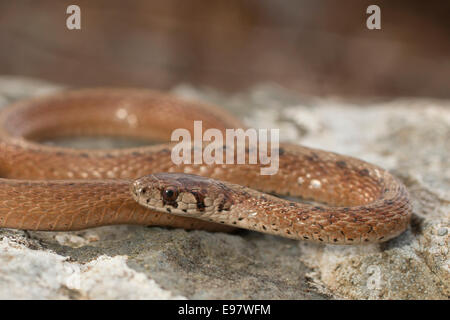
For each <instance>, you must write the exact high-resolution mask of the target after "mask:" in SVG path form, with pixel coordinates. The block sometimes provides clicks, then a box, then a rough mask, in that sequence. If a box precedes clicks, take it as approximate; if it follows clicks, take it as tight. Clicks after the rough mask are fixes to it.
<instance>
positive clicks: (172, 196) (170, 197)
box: [162, 187, 178, 201]
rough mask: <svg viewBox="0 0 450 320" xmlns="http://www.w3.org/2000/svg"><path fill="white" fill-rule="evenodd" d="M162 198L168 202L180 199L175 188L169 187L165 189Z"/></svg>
mask: <svg viewBox="0 0 450 320" xmlns="http://www.w3.org/2000/svg"><path fill="white" fill-rule="evenodd" d="M162 196H163V199H164V200H166V201H174V200H176V199H177V198H178V191H177V189H175V188H174V187H168V188H166V189H164V191H163V194H162Z"/></svg>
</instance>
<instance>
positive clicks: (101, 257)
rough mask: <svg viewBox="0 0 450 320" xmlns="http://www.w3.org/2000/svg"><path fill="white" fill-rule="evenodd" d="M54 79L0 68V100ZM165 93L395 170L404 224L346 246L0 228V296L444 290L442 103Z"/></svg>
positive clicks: (125, 229)
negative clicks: (406, 206) (397, 232)
mask: <svg viewBox="0 0 450 320" xmlns="http://www.w3.org/2000/svg"><path fill="white" fill-rule="evenodd" d="M60 88H61V87H60V86H56V85H52V84H49V83H45V82H42V81H37V80H30V79H22V78H13V77H0V105H5V104H7V103H9V102H11V101H14V100H16V99H19V98H23V97H29V96H34V95H37V94H41V93H46V92H52V91H55V90H59V89H60ZM173 92H174V93H175V94H178V95H180V96H182V97H185V98H187V99H197V100H203V101H208V102H213V103H215V104H218V105H221V106H223V107H225V108H227V109H229V110H231V111H232V112H234V113H236V114H237V115H239V116H240V117H242V118H243V119H244V120H245V121H246V122H247V124H248V125H249V126H253V127H269V128H270V127H272V128H280V134H281V139H282V140H283V141H292V142H297V143H301V144H304V145H308V146H312V147H318V148H321V149H326V150H330V151H335V152H339V153H344V154H347V155H352V156H356V157H359V158H362V159H364V160H367V161H370V162H373V163H375V164H378V165H380V166H382V167H385V168H387V169H389V170H391V171H392V172H393V173H394V174H396V175H397V176H398V177H399V178H400V179H401V180H402V181H403V182H404V183H405V184H406V186H407V187H408V189H409V191H410V193H411V195H412V200H413V206H414V217H413V221H412V224H411V227H410V228H409V230H407V231H406V232H405V233H404V234H402V235H401V236H399V237H397V238H396V239H393V240H391V241H389V242H387V243H383V244H380V245H368V246H348V247H344V246H330V245H316V244H311V243H306V242H301V241H293V240H287V239H283V238H279V237H274V236H268V235H262V234H258V233H255V232H250V231H240V232H237V233H234V234H224V233H209V232H204V231H185V230H181V229H164V228H154V227H153V228H147V227H140V226H114V227H102V228H95V229H90V230H84V231H79V232H27V231H20V230H8V229H3V230H0V239H1V241H0V298H19V299H20V298H22V299H26V298H31V299H47V298H53V299H109V298H112V299H115V298H120V299H134V298H142V299H152V298H155V299H173V298H175V299H177V298H178V299H180V298H188V299H235V298H236V299H242V298H244V299H245V298H248V299H333V298H335V299H342V298H343V299H346V298H355V299H448V297H449V291H450V290H449V284H450V263H449V256H448V255H449V252H448V251H449V249H448V247H449V234H448V228H449V224H450V223H449V216H450V214H449V212H450V210H449V208H450V193H449V190H450V188H449V185H450V166H449V160H448V159H449V158H450V154H449V151H450V111H449V110H450V109H449V108H448V107H449V102H448V101H437V100H431V99H414V100H411V99H398V100H394V101H346V100H342V99H338V98H328V99H319V98H314V97H302V96H298V95H296V94H294V93H292V92H287V91H285V90H284V89H282V88H280V87H277V86H276V85H273V84H267V85H261V86H259V87H256V88H253V89H252V90H249V91H247V92H243V93H240V94H234V95H225V94H221V93H218V92H216V91H214V90H212V89H207V88H203V89H196V88H193V87H191V86H188V85H180V86H178V87H176V88H174V90H173ZM78 143H79V142H78ZM84 143H85V142H81V145H84ZM96 143H97V145H98V146H100V147H101V146H103V147H104V146H109V143H110V142H108V143H106V142H103V141H100V142H96ZM67 144H69V143H66V145H67ZM69 145H70V144H69ZM75 145H77V144H76V143H75ZM94 145H95V143H94Z"/></svg>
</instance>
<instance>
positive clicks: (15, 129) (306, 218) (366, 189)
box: [0, 89, 411, 244]
mask: <svg viewBox="0 0 450 320" xmlns="http://www.w3.org/2000/svg"><path fill="white" fill-rule="evenodd" d="M194 120H202V121H203V128H204V129H207V128H217V129H219V130H222V131H224V130H225V129H226V128H237V127H243V126H242V124H241V123H240V122H239V121H238V120H236V119H235V118H234V117H232V116H231V115H229V114H227V113H226V112H224V111H222V110H220V109H218V108H215V107H212V106H206V105H202V104H199V103H194V102H187V101H183V100H179V99H177V98H175V97H172V96H169V95H164V94H161V93H157V92H153V91H148V90H137V89H84V90H78V91H72V92H70V91H69V92H64V93H60V94H56V95H52V96H47V97H40V98H35V99H31V100H26V101H21V102H18V103H15V104H13V105H11V106H9V107H6V108H4V109H2V110H1V112H0V177H1V178H0V227H5V228H17V229H29V230H79V229H84V228H90V227H96V226H101V225H112V224H142V225H158V226H172V227H181V228H185V229H203V230H210V231H231V230H234V227H239V228H245V229H250V230H256V231H260V232H265V233H270V234H276V235H280V236H283V237H288V238H293V239H302V240H309V241H316V242H323V243H334V244H359V243H366V242H370V243H373V242H382V241H386V240H388V239H391V238H393V237H395V236H397V235H399V234H400V233H402V232H403V231H404V230H405V229H406V228H407V226H408V223H409V220H410V216H411V205H410V201H409V196H408V192H407V190H406V188H405V187H404V185H403V184H402V183H400V182H399V181H398V180H397V179H396V178H395V177H393V176H392V175H391V174H389V173H388V172H387V171H385V170H383V169H381V168H379V167H377V166H375V165H372V164H369V163H366V162H364V161H361V160H358V159H355V158H352V157H348V156H343V155H338V154H335V153H332V152H325V151H321V150H316V149H311V148H306V147H301V146H297V145H290V144H280V147H279V154H280V158H279V171H278V173H277V174H275V175H273V176H264V175H260V165H254V164H252V165H249V164H243V165H236V164H234V165H231V164H229V165H219V164H217V165H185V164H182V165H178V166H177V165H174V164H173V163H172V161H171V147H172V146H173V144H167V143H166V144H161V145H153V146H148V147H138V148H128V149H114V150H81V149H70V148H63V147H54V146H49V145H43V144H40V143H39V142H37V141H39V140H42V139H47V138H49V137H55V136H58V137H59V136H74V135H109V136H121V137H123V136H125V137H134V138H143V139H144V138H145V139H151V140H166V141H168V140H169V139H170V134H171V132H172V131H173V130H174V129H176V128H186V129H188V130H191V131H192V129H193V121H194ZM247 152H248V151H247ZM191 174H195V175H191ZM200 176H202V177H200ZM139 177H141V178H139ZM137 178H139V179H137ZM134 179H137V180H134ZM216 179H217V180H216ZM219 180H221V181H219ZM250 188H251V189H250ZM253 189H257V190H259V191H261V192H259V191H256V190H253ZM262 192H266V193H262ZM267 193H275V194H277V195H287V196H294V197H301V198H303V199H306V200H313V201H317V202H321V203H324V204H323V205H317V204H307V203H299V202H292V201H289V200H284V199H281V198H277V197H274V196H271V195H269V194H267ZM135 200H136V201H135ZM140 204H142V205H140ZM325 204H326V205H325Z"/></svg>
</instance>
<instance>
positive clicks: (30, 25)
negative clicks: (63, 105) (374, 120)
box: [0, 0, 450, 98]
mask: <svg viewBox="0 0 450 320" xmlns="http://www.w3.org/2000/svg"><path fill="white" fill-rule="evenodd" d="M70 4H77V5H78V6H80V8H81V25H82V29H81V30H74V31H70V30H68V29H67V28H66V19H67V17H68V15H67V14H66V8H67V7H68V6H69V5H70ZM371 4H377V5H378V6H380V7H381V30H368V29H367V28H366V19H367V17H368V15H367V14H366V8H367V7H368V6H369V5H371ZM449 40H450V1H448V0H441V1H437V0H435V1H421V0H409V1H392V0H390V1H389V0H387V1H375V0H372V1H365V0H343V1H333V0H321V1H317V0H290V1H275V0H243V1H237V0H227V1H219V0H208V1H204V0H203V1H200V0H165V1H148V0H134V1H123V0H122V1H121V0H95V1H93V0H70V1H65V0H58V1H49V0H39V1H35V0H18V1H13V0H0V48H1V50H0V74H2V75H22V76H31V77H36V78H40V79H45V80H50V81H54V82H58V83H63V84H67V85H71V86H82V87H87V86H98V85H114V86H138V87H152V88H158V89H169V88H172V87H173V86H175V85H178V84H181V83H189V84H193V85H196V86H208V87H213V88H216V89H219V90H223V91H225V92H228V91H230V92H234V91H240V90H245V89H246V88H248V87H251V86H253V85H255V84H258V83H262V82H272V83H277V84H280V85H282V86H284V87H287V88H289V89H292V90H296V91H298V92H301V93H303V94H310V95H320V96H324V95H338V96H352V97H353V96H354V97H367V96H382V97H393V96H429V97H438V98H449V97H450V90H449V80H450V41H449Z"/></svg>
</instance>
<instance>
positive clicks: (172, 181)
mask: <svg viewBox="0 0 450 320" xmlns="http://www.w3.org/2000/svg"><path fill="white" fill-rule="evenodd" d="M131 192H132V194H133V198H134V199H135V200H136V201H137V202H138V203H139V204H140V205H142V206H144V207H146V208H149V209H152V210H155V211H158V212H166V213H172V214H175V215H181V216H190V217H197V218H204V219H205V218H206V216H208V215H211V214H214V213H218V212H222V211H229V210H230V208H231V206H232V204H233V201H232V196H231V195H232V192H233V191H232V190H231V189H230V188H229V187H228V186H226V185H225V184H224V183H222V182H219V181H217V180H214V179H210V178H205V177H201V176H197V175H192V174H184V173H156V174H151V175H148V176H144V177H142V178H139V179H137V180H135V181H134V182H133V184H132V186H131Z"/></svg>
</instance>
